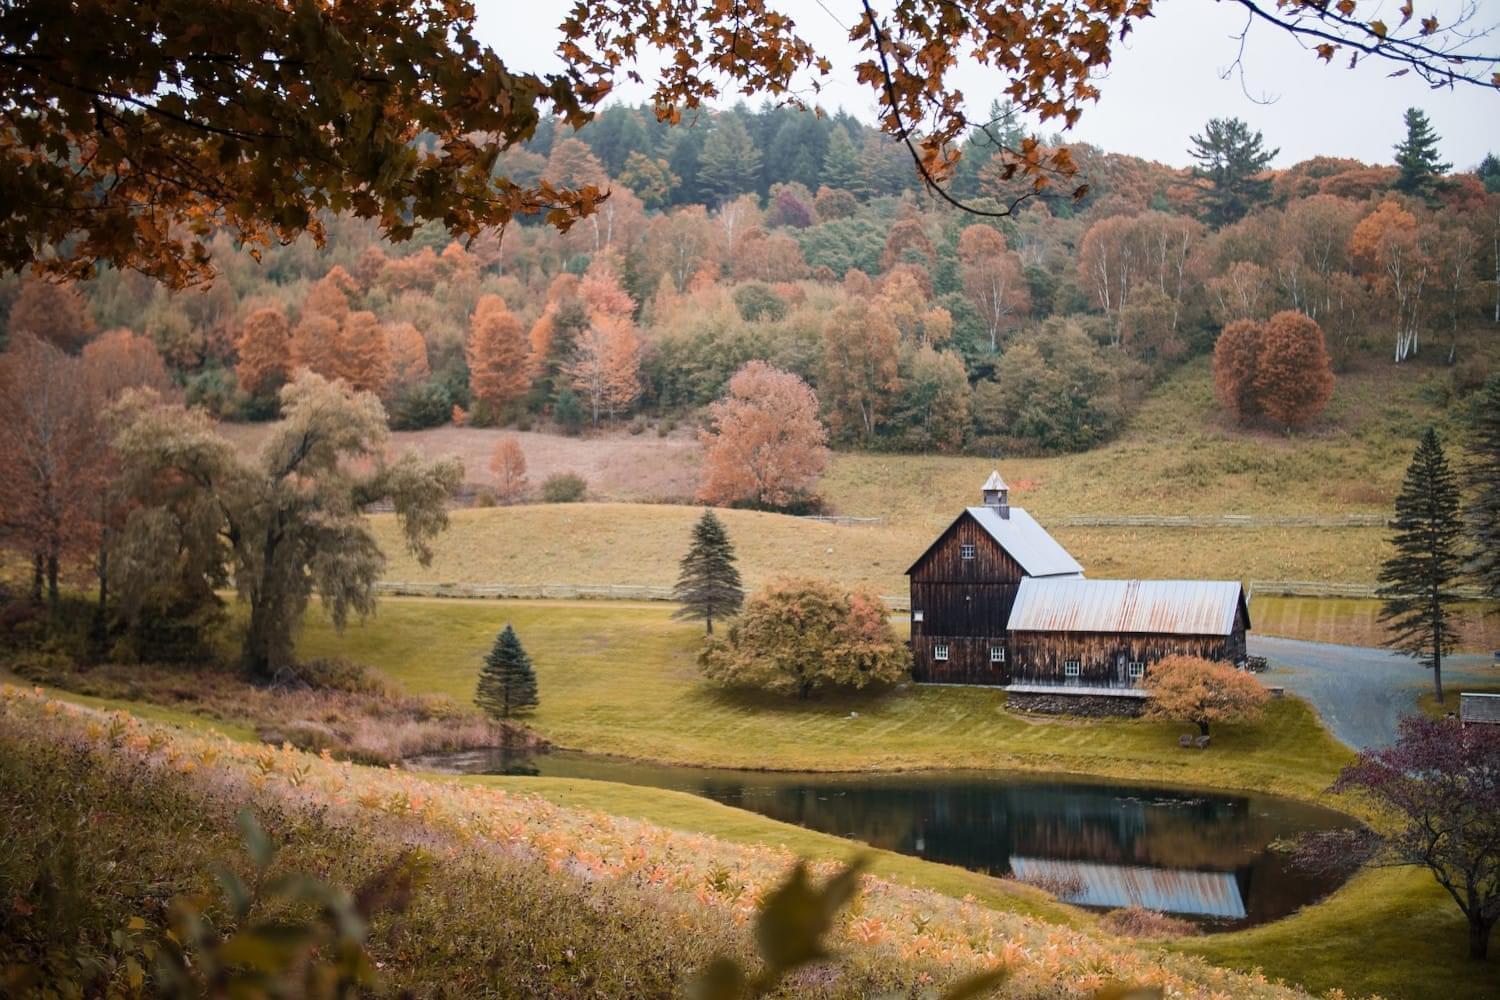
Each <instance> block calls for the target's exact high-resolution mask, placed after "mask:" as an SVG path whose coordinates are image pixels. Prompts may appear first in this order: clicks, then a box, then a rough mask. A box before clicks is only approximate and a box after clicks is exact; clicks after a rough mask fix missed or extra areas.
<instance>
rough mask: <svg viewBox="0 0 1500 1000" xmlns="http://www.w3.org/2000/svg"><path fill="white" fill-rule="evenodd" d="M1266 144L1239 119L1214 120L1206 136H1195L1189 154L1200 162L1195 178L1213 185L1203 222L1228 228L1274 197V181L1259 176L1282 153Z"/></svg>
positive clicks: (1205, 129) (1206, 199)
mask: <svg viewBox="0 0 1500 1000" xmlns="http://www.w3.org/2000/svg"><path fill="white" fill-rule="evenodd" d="M1262 141H1263V140H1262V138H1261V134H1260V133H1259V132H1253V133H1252V132H1251V131H1250V126H1248V125H1246V124H1245V123H1244V122H1242V121H1240V120H1239V119H1238V118H1211V119H1209V122H1208V125H1207V126H1206V127H1205V128H1204V129H1203V134H1202V135H1195V136H1193V137H1192V143H1193V148H1192V149H1190V150H1188V152H1189V153H1190V154H1191V155H1192V157H1193V159H1195V160H1197V161H1198V166H1196V167H1194V168H1193V176H1195V177H1200V178H1203V179H1204V180H1207V181H1208V182H1209V187H1208V191H1207V194H1206V196H1205V197H1204V199H1203V221H1205V222H1207V223H1208V224H1209V225H1211V226H1214V227H1216V228H1217V227H1219V226H1227V225H1229V224H1230V223H1231V222H1237V221H1239V220H1240V219H1241V218H1243V217H1244V215H1245V213H1246V212H1248V211H1250V209H1252V208H1254V207H1255V206H1256V205H1257V204H1259V203H1260V202H1263V201H1265V200H1266V198H1267V197H1268V196H1269V195H1270V193H1271V181H1270V179H1269V178H1266V177H1260V176H1257V175H1258V174H1260V173H1261V172H1262V171H1263V170H1265V168H1266V166H1267V165H1268V164H1269V163H1270V162H1271V160H1272V159H1274V158H1275V156H1276V154H1277V153H1279V152H1281V150H1279V149H1266V148H1265V147H1264V146H1263V145H1262Z"/></svg>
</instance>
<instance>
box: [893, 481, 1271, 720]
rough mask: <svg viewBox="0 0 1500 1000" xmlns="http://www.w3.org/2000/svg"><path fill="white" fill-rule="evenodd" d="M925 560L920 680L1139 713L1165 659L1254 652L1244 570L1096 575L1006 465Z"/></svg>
mask: <svg viewBox="0 0 1500 1000" xmlns="http://www.w3.org/2000/svg"><path fill="white" fill-rule="evenodd" d="M981 496H982V498H983V503H982V505H981V506H978V507H969V508H966V509H965V510H964V511H963V512H962V513H961V514H959V515H958V517H957V518H955V519H954V520H953V522H952V523H950V524H949V525H948V527H947V528H946V529H944V531H943V533H942V534H940V535H939V536H938V537H937V539H935V540H934V541H933V543H932V544H931V545H929V546H928V547H927V550H926V551H925V552H923V553H922V555H921V556H919V557H918V558H917V561H916V562H914V563H913V564H912V566H911V568H910V569H908V570H907V575H908V576H909V577H910V579H911V636H912V663H913V666H912V672H913V677H914V678H915V679H916V680H917V681H918V682H919V683H949V684H988V685H995V686H1000V687H1005V688H1006V689H1008V690H1010V691H1012V692H1013V693H1014V695H1016V696H1019V697H1017V698H1013V700H1014V701H1016V702H1017V703H1018V704H1021V703H1023V702H1022V700H1021V699H1022V698H1024V699H1025V700H1024V704H1026V705H1027V706H1028V707H1032V708H1039V709H1050V710H1054V711H1073V710H1080V709H1086V710H1088V711H1090V712H1099V713H1101V714H1102V713H1104V712H1115V711H1118V712H1120V713H1123V714H1135V713H1136V712H1138V711H1139V710H1140V707H1141V700H1142V699H1143V698H1144V696H1145V692H1144V691H1143V690H1142V683H1143V681H1144V680H1145V677H1146V675H1147V673H1148V672H1149V671H1150V666H1151V664H1152V663H1153V662H1155V661H1157V660H1160V659H1161V658H1162V657H1164V656H1168V655H1171V654H1187V655H1192V656H1201V657H1204V658H1207V659H1212V660H1222V661H1226V662H1230V663H1244V662H1245V660H1246V648H1245V635H1246V632H1247V631H1248V630H1249V628H1250V611H1249V607H1248V605H1247V603H1246V600H1245V592H1244V588H1243V587H1242V586H1241V584H1240V583H1239V581H1234V580H1090V579H1087V578H1085V576H1084V574H1083V567H1082V566H1080V565H1079V563H1078V561H1077V560H1076V559H1074V558H1073V557H1072V556H1071V555H1069V554H1068V551H1067V550H1066V549H1065V548H1063V547H1062V545H1061V544H1059V543H1058V541H1057V540H1056V539H1055V538H1053V537H1052V536H1051V535H1050V534H1048V532H1047V531H1046V529H1045V528H1043V527H1042V526H1041V525H1040V524H1039V523H1038V522H1037V521H1036V519H1035V518H1033V517H1032V516H1031V515H1030V514H1028V513H1026V511H1024V510H1022V509H1021V508H1019V507H1012V506H1011V505H1010V490H1009V489H1008V487H1007V486H1006V485H1005V481H1004V480H1003V479H1001V478H1000V474H999V472H993V473H991V474H990V478H989V479H988V480H987V481H986V482H985V484H984V486H983V487H982V489H981Z"/></svg>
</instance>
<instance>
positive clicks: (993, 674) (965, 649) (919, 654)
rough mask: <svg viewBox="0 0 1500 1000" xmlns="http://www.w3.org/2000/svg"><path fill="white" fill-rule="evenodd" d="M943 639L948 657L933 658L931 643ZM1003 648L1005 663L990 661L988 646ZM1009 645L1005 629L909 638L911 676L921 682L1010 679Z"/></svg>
mask: <svg viewBox="0 0 1500 1000" xmlns="http://www.w3.org/2000/svg"><path fill="white" fill-rule="evenodd" d="M940 643H946V644H947V646H948V659H947V660H937V659H934V658H933V655H932V650H933V647H934V646H936V645H938V644H940ZM991 646H999V647H1000V648H1002V649H1004V650H1005V655H1006V661H1007V662H1005V663H991V662H990V647H991ZM1009 659H1010V648H1009V646H1008V645H1007V643H1006V641H1005V635H1004V633H1001V634H1000V635H994V636H972V635H946V636H929V637H926V638H922V639H915V638H914V639H912V679H913V680H915V681H917V682H918V683H922V684H997V685H1004V684H1009V683H1010V670H1009V666H1010V664H1009Z"/></svg>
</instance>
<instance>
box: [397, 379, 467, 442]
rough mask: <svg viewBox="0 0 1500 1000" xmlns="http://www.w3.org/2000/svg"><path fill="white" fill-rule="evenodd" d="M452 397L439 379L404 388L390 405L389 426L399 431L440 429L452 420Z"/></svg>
mask: <svg viewBox="0 0 1500 1000" xmlns="http://www.w3.org/2000/svg"><path fill="white" fill-rule="evenodd" d="M453 408H454V403H453V397H452V396H451V395H450V394H449V392H448V388H447V386H445V385H443V384H442V383H441V382H438V381H436V380H434V381H428V382H419V383H417V384H416V385H409V386H405V387H403V388H402V389H401V391H399V392H398V393H396V397H395V398H394V399H392V400H391V402H390V407H389V410H390V424H391V426H392V427H393V428H395V429H396V430H398V431H419V430H422V429H423V428H424V427H441V426H442V425H443V424H446V423H447V422H448V421H449V420H450V419H452V417H453Z"/></svg>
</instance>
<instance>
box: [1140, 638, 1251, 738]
mask: <svg viewBox="0 0 1500 1000" xmlns="http://www.w3.org/2000/svg"><path fill="white" fill-rule="evenodd" d="M1146 690H1148V691H1149V692H1150V693H1151V700H1150V702H1149V703H1148V704H1147V706H1146V714H1147V715H1149V716H1151V717H1152V718H1157V719H1176V720H1178V721H1180V722H1191V723H1193V724H1194V725H1196V726H1197V727H1198V731H1199V732H1201V733H1202V734H1203V735H1204V736H1207V735H1208V726H1209V723H1212V722H1254V721H1256V720H1257V719H1259V718H1260V714H1261V710H1262V708H1263V707H1264V706H1265V703H1266V702H1267V701H1268V700H1269V699H1270V697H1271V696H1270V693H1269V692H1267V691H1266V689H1265V688H1264V687H1262V686H1261V683H1260V681H1258V680H1256V679H1255V677H1254V675H1253V674H1249V673H1246V672H1245V671H1243V670H1237V669H1235V668H1234V667H1232V666H1230V665H1229V664H1227V663H1215V662H1214V661H1212V660H1204V659H1200V658H1199V657H1196V656H1167V657H1163V658H1162V659H1161V660H1160V661H1158V662H1156V663H1153V664H1152V665H1151V668H1150V670H1149V671H1147V673H1146Z"/></svg>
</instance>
